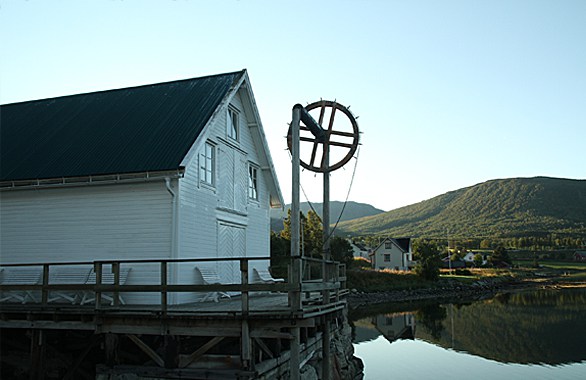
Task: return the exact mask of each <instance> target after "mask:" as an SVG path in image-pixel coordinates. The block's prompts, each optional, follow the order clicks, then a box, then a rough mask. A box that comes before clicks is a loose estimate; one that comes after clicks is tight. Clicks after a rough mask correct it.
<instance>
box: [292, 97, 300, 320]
mask: <svg viewBox="0 0 586 380" xmlns="http://www.w3.org/2000/svg"><path fill="white" fill-rule="evenodd" d="M300 108H303V106H302V105H300V104H296V105H295V106H293V120H292V121H291V142H292V145H291V156H292V163H291V184H292V191H291V258H292V261H291V264H292V268H291V279H290V282H291V283H292V284H293V285H295V290H293V291H291V292H289V303H290V305H291V309H292V310H293V311H297V310H300V309H301V291H300V290H301V260H300V252H299V228H300V224H299V223H300V220H299V219H300V217H299V211H300V206H299V170H300V169H299V167H300V157H299V119H300Z"/></svg>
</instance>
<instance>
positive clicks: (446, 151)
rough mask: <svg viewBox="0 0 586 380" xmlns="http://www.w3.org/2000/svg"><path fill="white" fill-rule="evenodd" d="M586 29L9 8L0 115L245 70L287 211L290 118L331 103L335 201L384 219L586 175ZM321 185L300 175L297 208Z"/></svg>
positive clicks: (486, 9)
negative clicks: (337, 161)
mask: <svg viewBox="0 0 586 380" xmlns="http://www.w3.org/2000/svg"><path fill="white" fill-rule="evenodd" d="M585 20H586V1H584V0H490V1H489V0H484V1H482V0H477V1H475V0H445V1H437V0H428V1H425V0H411V1H406V0H405V1H392V0H387V1H385V0H380V1H375V0H362V1H350V0H337V1H319V2H318V1H302V0H296V1H269V0H266V1H260V0H259V1H254V0H248V1H247V0H239V1H238V0H219V1H197V0H191V1H190V0H175V1H172V0H159V1H149V0H93V1H89V0H83V1H82V0H73V1H68V0H54V1H47V0H28V1H25V0H0V104H8V103H14V102H20V101H26V100H33V99H43V98H49V97H55V96H62V95H71V94H78V93H85V92H92V91H99V90H107V89H114V88H123V87H130V86H136V85H142V84H151V83H159V82H165V81H171V80H177V79H186V78H194V77H200V76H205V75H211V74H218V73H224V72H232V71H238V70H241V69H244V68H246V69H247V70H248V74H249V76H250V80H251V84H252V90H253V92H254V96H255V99H256V103H257V106H258V109H259V113H260V117H261V121H262V125H263V128H264V131H265V135H266V137H267V141H268V145H269V147H270V150H271V155H272V159H273V163H274V165H275V168H276V172H277V176H278V180H279V183H280V185H281V190H282V193H283V196H284V198H285V201H286V202H287V203H289V202H290V200H291V162H290V156H289V154H288V151H287V150H286V148H287V144H286V139H285V136H286V134H287V129H288V123H289V122H290V121H291V112H292V111H291V110H292V107H293V106H294V105H295V104H296V103H301V104H303V105H306V104H308V103H312V102H315V101H317V100H320V99H324V100H335V101H337V102H338V103H340V104H342V105H344V106H350V111H352V112H353V114H354V115H355V116H357V117H358V119H357V121H358V126H359V128H360V132H361V134H360V143H361V145H360V148H359V150H358V151H357V153H356V154H355V158H352V159H351V160H350V161H349V162H348V163H347V164H346V165H345V166H344V167H342V168H341V169H339V170H337V171H334V172H332V173H331V199H332V200H339V201H345V200H346V199H348V200H350V201H355V202H362V203H368V204H371V205H373V206H375V207H377V208H380V209H382V210H385V211H388V210H392V209H396V208H399V207H403V206H407V205H410V204H413V203H417V202H420V201H423V200H426V199H429V198H433V197H435V196H437V195H440V194H443V193H446V192H448V191H452V190H457V189H460V188H463V187H468V186H472V185H475V184H477V183H481V182H484V181H487V180H491V179H497V178H513V177H534V176H549V177H559V178H573V179H585V178H586V47H585V46H586V45H585V42H584V41H586V21H585ZM0 112H1V109H0ZM0 127H1V125H0ZM334 128H335V126H334ZM302 159H303V157H302ZM321 184H322V175H321V174H316V173H313V172H310V171H307V170H305V171H303V173H302V176H301V185H302V187H303V192H302V195H301V200H302V201H305V200H306V196H307V199H308V200H310V201H311V202H321V201H322V190H321ZM304 193H305V194H304Z"/></svg>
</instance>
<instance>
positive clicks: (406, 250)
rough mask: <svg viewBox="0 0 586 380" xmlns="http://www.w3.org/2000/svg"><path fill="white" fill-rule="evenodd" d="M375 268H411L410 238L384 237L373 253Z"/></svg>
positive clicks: (371, 255)
mask: <svg viewBox="0 0 586 380" xmlns="http://www.w3.org/2000/svg"><path fill="white" fill-rule="evenodd" d="M370 262H371V264H372V268H373V269H378V270H383V269H394V270H409V269H410V268H411V267H412V266H413V253H412V249H411V239H410V238H399V239H392V238H386V239H384V240H383V241H382V242H381V243H380V244H379V245H378V246H377V247H376V248H375V249H374V250H373V251H372V252H371V253H370Z"/></svg>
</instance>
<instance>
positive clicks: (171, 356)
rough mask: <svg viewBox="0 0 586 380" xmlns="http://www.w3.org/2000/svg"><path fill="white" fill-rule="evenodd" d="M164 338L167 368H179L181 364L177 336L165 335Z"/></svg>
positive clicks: (164, 355) (164, 357) (164, 358)
mask: <svg viewBox="0 0 586 380" xmlns="http://www.w3.org/2000/svg"><path fill="white" fill-rule="evenodd" d="M163 339H164V340H165V341H164V348H165V352H164V354H163V360H164V362H165V368H177V366H178V365H179V344H178V342H177V338H175V337H174V336H173V335H165V336H164V338H163Z"/></svg>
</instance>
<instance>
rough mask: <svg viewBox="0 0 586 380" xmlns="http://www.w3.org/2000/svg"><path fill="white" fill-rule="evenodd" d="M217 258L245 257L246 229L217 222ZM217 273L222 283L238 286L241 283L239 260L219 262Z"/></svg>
mask: <svg viewBox="0 0 586 380" xmlns="http://www.w3.org/2000/svg"><path fill="white" fill-rule="evenodd" d="M217 257H218V258H240V257H246V229H245V228H244V227H243V226H238V225H234V224H230V223H225V222H219V226H218V253H217ZM217 271H218V276H219V277H220V280H221V281H222V282H223V283H236V284H239V283H240V281H241V275H240V261H239V260H230V261H220V262H218V268H217Z"/></svg>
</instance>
